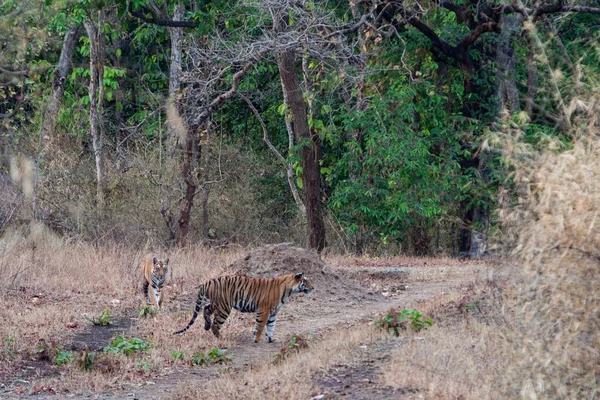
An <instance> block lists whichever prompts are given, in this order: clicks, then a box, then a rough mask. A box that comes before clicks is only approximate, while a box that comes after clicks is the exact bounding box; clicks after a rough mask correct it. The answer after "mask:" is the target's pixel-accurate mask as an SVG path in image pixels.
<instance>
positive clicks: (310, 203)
mask: <svg viewBox="0 0 600 400" xmlns="http://www.w3.org/2000/svg"><path fill="white" fill-rule="evenodd" d="M279 74H280V77H281V81H282V83H283V87H284V90H285V91H286V94H287V98H288V101H289V105H290V112H291V113H292V121H293V123H294V134H295V136H296V141H297V142H300V141H302V142H304V145H303V146H302V186H303V192H304V205H305V207H306V219H307V223H308V237H309V246H310V248H312V249H316V250H317V251H318V252H321V251H322V250H323V249H324V248H325V245H326V242H325V223H324V221H323V214H322V211H321V199H320V195H321V173H320V164H319V151H318V148H317V147H318V142H319V137H318V135H314V134H313V135H311V133H310V130H309V126H308V118H307V115H306V107H305V105H304V99H303V96H302V89H301V87H300V80H299V79H298V73H297V72H296V56H295V54H294V52H292V51H285V52H283V53H281V54H280V62H279ZM306 141H308V142H309V143H306Z"/></svg>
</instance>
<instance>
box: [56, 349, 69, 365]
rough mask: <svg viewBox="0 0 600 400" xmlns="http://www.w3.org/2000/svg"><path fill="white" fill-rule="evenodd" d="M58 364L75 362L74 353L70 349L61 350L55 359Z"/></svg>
mask: <svg viewBox="0 0 600 400" xmlns="http://www.w3.org/2000/svg"><path fill="white" fill-rule="evenodd" d="M54 362H55V363H56V365H63V364H70V363H72V362H73V355H72V354H71V353H70V352H68V351H62V350H61V351H59V352H58V354H57V355H56V358H55V359H54Z"/></svg>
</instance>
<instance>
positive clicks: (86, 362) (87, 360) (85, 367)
mask: <svg viewBox="0 0 600 400" xmlns="http://www.w3.org/2000/svg"><path fill="white" fill-rule="evenodd" d="M95 358H96V353H94V352H87V351H83V352H81V355H80V357H79V358H78V359H77V366H78V367H79V368H80V369H81V370H82V371H89V370H91V369H92V367H93V366H94V359H95Z"/></svg>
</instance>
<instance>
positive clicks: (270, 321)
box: [267, 312, 277, 343]
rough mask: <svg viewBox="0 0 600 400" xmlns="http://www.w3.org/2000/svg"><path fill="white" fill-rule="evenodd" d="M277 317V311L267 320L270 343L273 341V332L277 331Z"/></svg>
mask: <svg viewBox="0 0 600 400" xmlns="http://www.w3.org/2000/svg"><path fill="white" fill-rule="evenodd" d="M276 319H277V312H275V313H273V314H271V315H270V316H269V319H268V320H267V338H269V343H273V332H275V322H276V321H275V320H276Z"/></svg>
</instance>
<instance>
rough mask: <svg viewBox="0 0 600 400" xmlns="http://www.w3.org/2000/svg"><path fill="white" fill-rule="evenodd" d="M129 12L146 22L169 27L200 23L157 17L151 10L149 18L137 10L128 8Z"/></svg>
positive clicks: (190, 26) (193, 25) (183, 26)
mask: <svg viewBox="0 0 600 400" xmlns="http://www.w3.org/2000/svg"><path fill="white" fill-rule="evenodd" d="M129 12H130V13H131V15H133V16H134V17H136V18H138V19H141V20H142V21H144V22H148V23H150V24H154V25H161V26H169V27H173V28H195V27H197V26H198V25H200V23H199V22H196V21H171V20H170V19H162V18H157V16H156V14H154V13H152V12H151V14H152V17H151V18H148V17H146V15H144V13H142V12H139V11H134V10H130V11H129Z"/></svg>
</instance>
